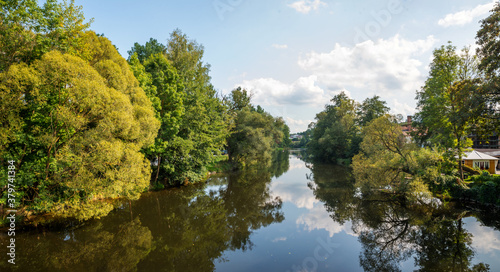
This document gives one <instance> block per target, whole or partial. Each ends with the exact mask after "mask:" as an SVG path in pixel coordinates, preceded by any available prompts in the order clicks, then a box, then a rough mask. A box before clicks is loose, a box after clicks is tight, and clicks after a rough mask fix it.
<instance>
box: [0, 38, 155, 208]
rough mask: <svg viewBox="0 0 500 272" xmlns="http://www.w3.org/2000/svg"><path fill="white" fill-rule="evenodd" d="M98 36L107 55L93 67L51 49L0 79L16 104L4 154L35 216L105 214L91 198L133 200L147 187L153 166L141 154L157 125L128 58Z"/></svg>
mask: <svg viewBox="0 0 500 272" xmlns="http://www.w3.org/2000/svg"><path fill="white" fill-rule="evenodd" d="M95 39H96V40H97V42H95V43H94V44H93V46H95V48H96V49H98V50H101V52H102V53H103V55H105V56H107V57H102V56H99V55H97V54H96V55H94V57H93V63H94V65H93V66H91V65H89V64H88V63H86V62H85V61H83V60H82V59H80V58H78V57H75V56H71V55H68V54H61V53H59V52H57V51H53V52H49V53H47V54H45V55H44V56H43V57H42V59H41V60H37V61H34V62H33V63H32V64H31V65H30V66H27V65H26V64H14V65H12V66H11V67H10V68H9V70H8V71H6V72H4V73H2V74H1V77H2V84H1V86H0V90H2V94H3V95H5V96H7V97H10V98H9V99H8V100H11V101H17V102H16V103H18V104H19V108H17V111H15V112H14V114H17V116H16V117H14V116H13V117H12V118H13V119H12V120H14V122H12V123H13V125H11V126H10V127H12V128H13V129H16V130H12V131H10V133H11V134H13V135H14V136H15V137H14V138H13V139H11V141H9V142H7V143H5V144H4V145H3V148H2V154H1V156H2V159H3V160H4V162H5V161H6V160H15V161H16V163H17V168H18V169H19V170H18V174H19V178H18V179H16V181H17V182H18V188H19V190H20V191H21V192H22V195H21V196H20V199H22V200H23V202H28V203H31V205H30V208H31V209H34V210H35V211H41V212H48V211H51V212H54V213H56V214H62V215H73V214H74V213H75V212H76V213H77V214H78V215H79V217H80V218H88V217H92V216H99V215H102V214H105V213H107V211H106V210H105V211H100V212H97V211H99V209H95V211H91V210H92V209H91V208H90V207H91V206H92V205H91V204H90V202H89V201H95V200H99V199H103V198H115V197H128V198H131V199H135V198H138V196H139V193H141V192H142V191H144V189H145V188H147V184H148V180H149V175H150V168H149V163H147V161H145V160H144V156H143V155H142V154H141V153H139V150H140V148H142V147H145V146H148V145H150V144H151V143H152V142H153V140H154V137H155V136H156V133H157V129H158V122H157V121H156V119H155V118H154V112H153V108H152V107H151V103H150V101H149V100H148V99H147V97H146V95H145V94H144V91H143V90H142V89H140V88H139V86H138V82H137V81H136V79H135V78H134V77H133V75H132V73H131V72H130V71H129V69H128V65H127V63H126V62H125V60H123V59H122V58H121V57H120V56H119V54H118V52H116V49H115V48H114V47H113V46H112V45H111V43H110V42H109V41H107V40H106V39H105V38H103V37H95ZM4 185H5V184H4ZM3 197H4V199H3V201H5V197H6V195H5V193H4V196H3ZM96 204H97V203H96ZM89 205H90V207H89ZM97 205H100V204H97ZM68 210H75V212H71V211H68ZM78 210H86V212H84V213H79V212H78ZM108 211H109V209H108ZM96 212H97V213H96Z"/></svg>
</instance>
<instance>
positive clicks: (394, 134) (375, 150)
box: [352, 116, 453, 201]
mask: <svg viewBox="0 0 500 272" xmlns="http://www.w3.org/2000/svg"><path fill="white" fill-rule="evenodd" d="M363 134H364V138H363V142H362V143H361V151H362V152H360V154H358V155H356V156H355V157H354V158H353V164H352V167H353V170H354V175H355V177H356V182H357V184H358V185H359V186H360V187H362V188H364V190H365V191H366V190H371V189H383V188H385V189H392V190H393V191H394V192H397V193H400V194H402V195H404V196H405V197H406V198H407V199H409V200H414V201H424V199H425V198H428V197H430V196H431V194H430V192H429V188H433V186H435V184H436V183H439V181H442V179H443V177H447V175H451V174H453V173H451V172H447V169H449V162H447V161H446V160H445V158H444V157H443V152H440V151H438V150H433V149H429V148H419V147H417V146H416V145H415V144H414V143H413V142H411V141H409V140H408V139H407V138H406V137H405V136H404V134H403V132H402V130H401V128H400V127H399V125H398V124H397V122H396V120H395V119H394V118H393V117H391V116H383V117H380V118H377V119H375V120H374V121H373V122H371V123H370V124H369V125H368V126H366V127H365V128H364V130H363ZM444 174H446V175H444ZM443 175H444V176H443Z"/></svg>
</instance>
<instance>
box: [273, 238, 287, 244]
mask: <svg viewBox="0 0 500 272" xmlns="http://www.w3.org/2000/svg"><path fill="white" fill-rule="evenodd" d="M286 240H287V238H286V237H278V238H275V239H273V240H272V241H271V242H273V243H276V242H284V241H286Z"/></svg>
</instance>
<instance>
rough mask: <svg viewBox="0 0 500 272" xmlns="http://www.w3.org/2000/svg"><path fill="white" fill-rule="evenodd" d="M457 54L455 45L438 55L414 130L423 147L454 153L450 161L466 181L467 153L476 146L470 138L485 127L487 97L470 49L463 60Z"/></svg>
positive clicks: (421, 94)
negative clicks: (481, 125)
mask: <svg viewBox="0 0 500 272" xmlns="http://www.w3.org/2000/svg"><path fill="white" fill-rule="evenodd" d="M455 51H456V48H455V47H454V46H452V45H451V44H449V45H448V46H446V47H445V46H442V47H441V48H439V49H436V50H435V51H434V59H433V61H432V63H431V70H430V72H429V78H428V79H427V81H426V83H425V85H424V86H423V87H422V89H421V90H420V91H419V92H417V100H418V107H419V112H418V113H417V114H416V115H415V122H414V126H415V127H416V128H417V133H416V134H415V136H416V138H417V140H418V141H419V142H420V143H422V144H424V143H430V144H434V145H440V146H442V147H444V148H449V149H451V150H454V152H452V153H451V154H450V157H453V156H455V157H456V158H457V168H458V169H459V171H460V176H461V178H462V179H463V170H462V156H463V152H464V149H465V148H467V147H470V146H471V144H472V141H471V140H470V139H469V138H468V137H467V136H468V135H469V134H470V133H471V132H472V131H473V129H474V128H475V127H476V126H475V125H476V124H478V123H481V117H482V112H483V105H484V102H483V100H484V97H483V96H482V88H481V80H480V79H479V78H476V76H477V72H476V71H477V67H476V62H475V60H474V57H473V56H470V54H469V50H468V49H467V48H465V49H464V50H463V51H462V52H463V54H462V55H461V56H459V55H457V54H456V53H455Z"/></svg>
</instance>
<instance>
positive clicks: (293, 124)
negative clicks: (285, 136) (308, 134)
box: [285, 117, 313, 132]
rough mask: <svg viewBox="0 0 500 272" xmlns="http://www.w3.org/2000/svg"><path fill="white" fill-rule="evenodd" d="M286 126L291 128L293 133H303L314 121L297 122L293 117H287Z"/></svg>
mask: <svg viewBox="0 0 500 272" xmlns="http://www.w3.org/2000/svg"><path fill="white" fill-rule="evenodd" d="M285 121H286V124H287V125H288V126H289V127H290V131H291V132H301V131H304V130H305V129H304V128H307V126H309V124H310V123H311V122H313V120H295V119H293V118H291V117H285Z"/></svg>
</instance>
